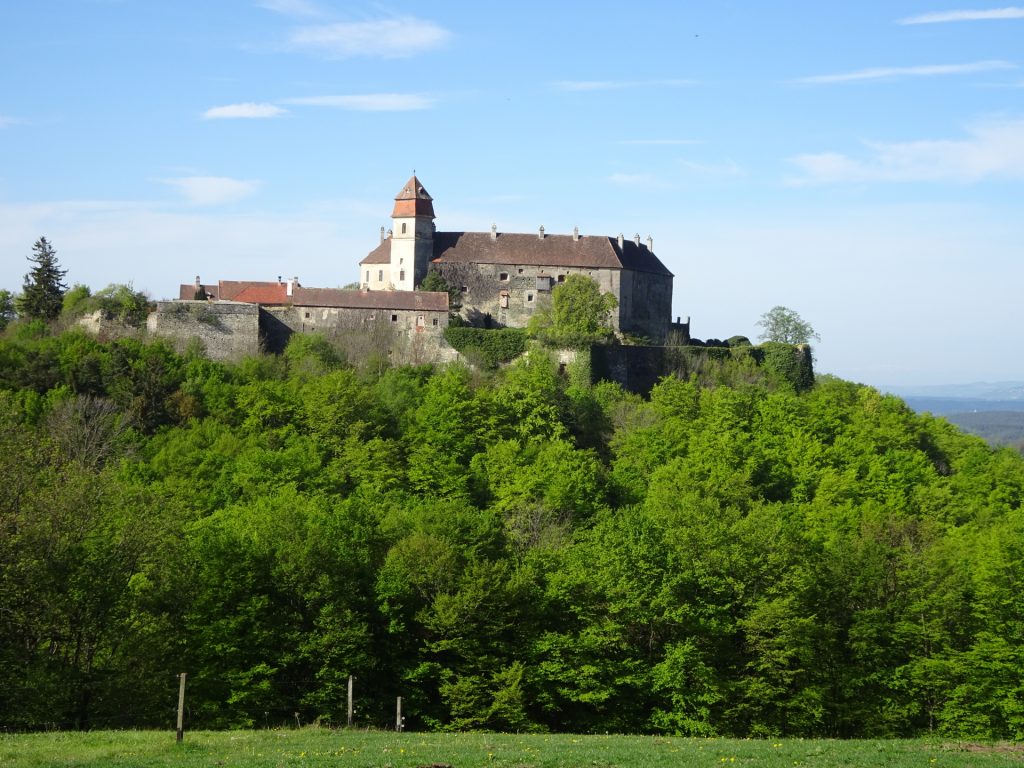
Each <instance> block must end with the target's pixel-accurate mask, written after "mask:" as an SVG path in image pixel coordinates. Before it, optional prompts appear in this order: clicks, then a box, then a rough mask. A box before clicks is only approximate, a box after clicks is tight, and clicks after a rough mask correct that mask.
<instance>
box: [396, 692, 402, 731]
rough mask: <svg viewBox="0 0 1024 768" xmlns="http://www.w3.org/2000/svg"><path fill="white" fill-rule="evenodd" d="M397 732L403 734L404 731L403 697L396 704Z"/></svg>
mask: <svg viewBox="0 0 1024 768" xmlns="http://www.w3.org/2000/svg"><path fill="white" fill-rule="evenodd" d="M395 730H396V731H398V732H399V733H401V731H402V697H401V696H399V697H398V700H397V701H396V702H395Z"/></svg>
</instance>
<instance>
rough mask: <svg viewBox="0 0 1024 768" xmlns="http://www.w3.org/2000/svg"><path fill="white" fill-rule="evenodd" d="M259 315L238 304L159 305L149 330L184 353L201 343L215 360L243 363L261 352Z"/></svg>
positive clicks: (256, 309) (253, 308) (250, 307)
mask: <svg viewBox="0 0 1024 768" xmlns="http://www.w3.org/2000/svg"><path fill="white" fill-rule="evenodd" d="M259 312H260V308H259V307H258V306H256V305H255V304H245V303H242V302H235V301H216V302H209V301H159V302H157V305H156V312H153V313H151V314H150V315H149V317H148V319H147V320H146V328H147V330H148V331H149V333H151V334H152V335H154V336H161V337H163V338H167V339H171V340H173V341H174V342H175V344H176V345H177V346H178V347H179V348H181V349H184V348H185V347H187V346H188V345H189V344H190V343H194V342H195V341H199V342H200V343H201V344H202V345H203V348H204V349H205V350H206V354H207V356H209V357H210V358H212V359H214V360H240V359H241V358H243V357H246V356H248V355H255V354H256V353H257V352H259V351H260V321H259Z"/></svg>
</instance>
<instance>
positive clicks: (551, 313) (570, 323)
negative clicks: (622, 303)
mask: <svg viewBox="0 0 1024 768" xmlns="http://www.w3.org/2000/svg"><path fill="white" fill-rule="evenodd" d="M618 305H619V302H618V301H617V300H616V298H615V296H613V295H612V294H611V293H608V292H607V291H606V292H604V293H602V292H601V287H600V286H599V285H598V284H597V283H596V282H595V281H594V280H592V279H591V278H589V277H587V276H586V275H569V276H568V277H567V278H566V279H565V282H564V283H560V284H559V285H557V286H555V289H554V290H553V291H552V292H551V309H550V310H548V311H542V312H539V313H537V314H536V315H534V316H533V317H532V318H531V319H530V323H529V326H528V331H529V332H530V334H531V335H532V336H535V337H537V338H539V339H541V340H542V341H544V342H546V343H548V344H553V345H555V346H563V347H585V346H587V345H589V344H595V343H598V342H601V341H606V340H607V339H608V338H609V337H610V336H612V335H613V334H614V333H615V328H614V327H613V325H612V310H613V309H615V308H616V307H617V306H618Z"/></svg>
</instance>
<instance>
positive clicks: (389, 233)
mask: <svg viewBox="0 0 1024 768" xmlns="http://www.w3.org/2000/svg"><path fill="white" fill-rule="evenodd" d="M393 234H395V233H394V232H393V231H392V230H390V229H389V230H388V240H390V239H391V236H392V235H393Z"/></svg>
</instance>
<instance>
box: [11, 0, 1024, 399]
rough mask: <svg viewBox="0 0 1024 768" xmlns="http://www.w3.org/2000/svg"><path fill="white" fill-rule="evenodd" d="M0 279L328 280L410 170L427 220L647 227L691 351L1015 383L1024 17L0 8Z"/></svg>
mask: <svg viewBox="0 0 1024 768" xmlns="http://www.w3.org/2000/svg"><path fill="white" fill-rule="evenodd" d="M0 73H2V74H0V288H6V289H8V290H12V291H17V290H20V288H21V284H22V279H23V276H24V274H25V273H26V272H27V270H28V268H29V267H30V265H29V263H28V261H27V260H26V259H27V257H28V256H29V255H30V254H31V249H32V244H33V243H34V242H35V241H36V240H37V239H38V238H39V237H40V236H46V237H47V238H48V239H49V240H50V241H51V243H52V244H53V246H54V247H55V248H56V250H57V255H58V258H59V260H60V262H61V264H62V266H63V267H64V268H66V269H67V270H68V274H67V277H66V280H67V282H68V283H69V284H73V283H82V284H85V285H88V286H90V287H91V288H92V289H93V290H98V289H100V288H103V287H104V286H106V285H108V284H111V283H131V284H132V285H133V286H134V287H135V288H136V289H141V290H145V291H146V292H148V293H149V295H150V296H151V297H152V298H154V299H159V298H167V297H171V296H175V295H176V294H177V287H178V285H179V284H180V283H183V282H191V281H192V280H194V278H195V276H196V275H201V276H202V278H203V280H204V282H213V281H215V280H217V279H236V280H274V279H276V278H277V277H278V276H281V275H283V276H297V277H299V279H300V281H301V282H302V284H303V285H307V286H317V287H337V286H341V285H344V284H346V283H349V282H352V281H355V280H357V279H358V262H359V260H360V259H361V258H362V257H363V256H365V255H366V254H367V253H368V252H369V251H370V250H371V249H373V248H374V247H375V246H376V244H377V243H378V241H379V237H380V227H381V226H389V225H390V220H389V218H388V217H389V215H390V213H391V207H392V200H393V198H394V196H395V195H396V194H397V193H398V192H399V191H400V189H401V188H402V186H403V185H404V183H405V181H406V180H407V179H408V178H409V176H410V175H411V174H412V173H413V171H415V173H416V174H417V176H418V177H419V179H420V181H421V182H422V183H423V185H424V186H425V188H426V189H427V190H428V191H429V192H430V194H431V195H432V197H433V198H434V210H435V212H436V214H437V221H436V224H437V228H438V229H439V230H442V231H443V230H468V231H487V230H489V229H490V227H491V224H492V223H493V224H496V225H497V226H498V229H499V230H500V231H506V232H535V231H537V228H538V227H539V226H541V225H543V226H544V227H545V230H546V232H548V233H550V234H557V233H569V232H571V231H572V229H573V227H575V226H578V227H579V229H580V232H581V234H583V235H607V236H616V235H618V234H619V233H623V234H624V235H625V236H626V237H632V236H633V235H634V234H640V236H641V237H642V238H646V237H647V236H648V235H650V236H651V237H653V239H654V251H655V253H656V254H657V255H658V256H659V258H660V259H661V260H662V261H663V262H664V263H665V264H666V266H668V268H669V269H670V270H671V271H672V272H673V273H674V274H675V284H674V300H673V304H674V312H673V314H674V315H676V316H679V317H682V318H684V319H685V318H686V317H689V318H690V319H691V331H692V333H693V335H694V336H696V337H698V338H709V337H715V338H727V337H729V336H733V335H736V334H741V335H746V336H749V337H750V338H751V339H755V340H756V337H757V335H758V333H759V332H760V328H759V327H758V326H757V322H758V319H759V318H760V317H761V315H762V314H763V313H764V312H766V311H768V310H770V309H771V308H772V307H774V306H776V305H783V306H786V307H789V308H791V309H793V310H795V311H797V312H799V313H800V315H801V316H802V317H803V318H804V319H805V320H807V321H809V322H810V323H811V324H812V325H813V326H814V328H815V329H816V330H817V331H818V333H819V334H820V336H821V340H820V342H819V343H817V344H816V345H815V357H816V367H817V370H818V371H819V372H825V373H833V374H835V375H837V376H841V377H843V378H846V379H852V380H854V381H859V382H864V383H867V384H872V385H875V386H887V385H921V384H957V383H968V382H975V381H1009V380H1018V381H1019V380H1024V355H1022V354H1021V350H1022V347H1024V344H1022V341H1024V339H1022V334H1024V331H1022V327H1024V324H1022V319H1024V309H1022V304H1024V302H1022V301H1021V294H1022V291H1024V258H1022V257H1024V6H1007V5H1002V4H998V3H986V2H958V0H950V2H949V3H944V2H942V1H941V0H922V1H921V2H910V1H903V0H886V2H876V1H875V0H862V1H861V2H856V3H852V2H849V3H822V2H787V1H785V0H783V1H781V2H773V3H766V2H763V0H761V1H760V2H755V0H718V1H717V2H714V3H708V2H695V1H683V0H680V1H679V2H648V1H647V0H633V1H632V2H629V3H623V2H621V1H620V0H616V2H605V1H604V0H592V2H588V3H586V4H583V3H552V2H545V3H540V2H534V0H521V1H520V2H517V3H501V4H492V3H480V2H472V3H471V2H446V1H445V0H436V1H435V2H431V3H424V2H404V3H403V2H383V3H378V2H361V3H348V2H339V1H337V0H217V1H216V2H205V1H204V2H199V1H198V0H175V2H159V1H158V0H34V1H33V2H20V1H17V0H8V2H5V3H4V4H3V7H2V8H0Z"/></svg>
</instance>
